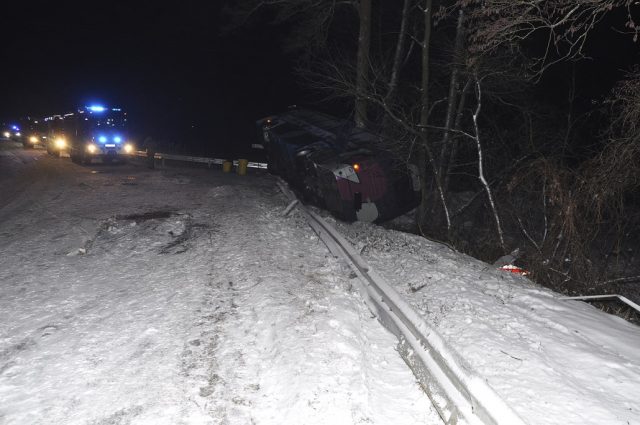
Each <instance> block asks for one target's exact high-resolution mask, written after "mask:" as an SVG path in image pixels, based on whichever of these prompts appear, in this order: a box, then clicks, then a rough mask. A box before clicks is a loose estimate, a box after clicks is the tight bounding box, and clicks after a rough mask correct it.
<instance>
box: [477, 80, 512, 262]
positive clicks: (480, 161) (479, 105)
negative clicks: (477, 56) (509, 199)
mask: <svg viewBox="0 0 640 425" xmlns="http://www.w3.org/2000/svg"><path fill="white" fill-rule="evenodd" d="M475 85H476V98H477V100H478V103H477V105H476V110H475V112H474V113H473V129H474V131H475V133H476V137H475V139H476V147H477V149H478V178H479V179H480V182H481V183H482V186H483V187H484V189H485V191H486V192H487V198H488V200H489V206H490V207H491V212H492V213H493V219H494V220H495V222H496V231H497V232H498V238H499V239H500V246H501V247H502V252H503V254H504V253H505V251H506V247H505V244H504V232H503V231H502V224H501V223H500V216H499V215H498V208H497V207H496V203H495V201H494V200H493V193H492V192H491V186H489V182H487V179H486V178H485V176H484V164H483V157H482V144H481V143H480V128H479V126H478V116H479V115H480V110H481V108H482V91H481V88H480V81H478V77H477V76H476V77H475Z"/></svg>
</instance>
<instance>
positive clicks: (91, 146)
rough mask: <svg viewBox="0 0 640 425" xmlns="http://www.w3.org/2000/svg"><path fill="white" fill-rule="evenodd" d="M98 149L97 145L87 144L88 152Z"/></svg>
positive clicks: (94, 151)
mask: <svg viewBox="0 0 640 425" xmlns="http://www.w3.org/2000/svg"><path fill="white" fill-rule="evenodd" d="M97 150H98V148H97V147H96V145H87V152H89V153H96V151H97Z"/></svg>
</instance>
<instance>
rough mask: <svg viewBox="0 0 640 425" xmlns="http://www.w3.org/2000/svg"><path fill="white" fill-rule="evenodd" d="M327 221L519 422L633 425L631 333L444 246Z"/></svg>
mask: <svg viewBox="0 0 640 425" xmlns="http://www.w3.org/2000/svg"><path fill="white" fill-rule="evenodd" d="M326 219H327V220H328V221H329V222H331V223H332V224H334V225H335V226H336V227H337V228H338V229H339V230H340V231H341V232H342V233H343V235H345V236H346V237H347V239H348V240H349V241H350V242H351V243H352V244H353V246H354V247H355V248H356V249H357V250H358V251H359V252H360V253H361V255H362V256H363V257H364V258H365V260H366V261H367V262H368V263H369V264H370V265H371V266H373V267H374V268H375V269H376V270H377V271H378V272H379V273H380V274H381V275H383V277H384V278H385V279H386V280H387V281H388V282H389V283H390V284H392V285H393V286H394V288H395V289H396V290H397V291H398V292H399V293H400V294H401V295H402V296H403V297H404V298H405V299H406V300H407V301H408V302H409V303H410V304H411V306H412V307H413V308H414V309H415V310H416V311H418V312H419V313H420V314H421V315H422V316H423V317H424V318H425V319H426V320H427V321H428V322H429V323H431V324H433V325H434V326H435V328H436V330H437V331H438V332H439V333H440V334H441V335H442V336H443V337H444V338H445V340H447V342H449V344H450V345H451V346H452V347H453V348H454V349H455V350H456V351H457V352H458V353H459V354H461V355H462V357H463V358H464V359H465V360H466V361H467V362H468V363H469V364H470V365H471V367H472V368H473V369H474V370H475V371H476V372H477V373H479V374H480V375H482V376H484V377H485V378H486V380H487V383H488V384H489V385H490V386H491V387H492V388H493V389H495V390H496V391H497V392H498V394H499V395H500V396H501V397H502V398H503V399H504V400H505V401H506V402H507V404H508V405H510V406H511V407H512V408H513V409H514V410H515V411H516V412H517V413H518V414H519V415H520V416H521V417H522V418H523V419H524V420H525V421H526V422H528V423H531V424H558V425H560V424H563V425H565V424H576V425H578V424H581V425H582V424H594V425H595V424H621V425H622V424H640V404H639V403H638V394H640V328H638V327H637V326H635V325H632V324H630V323H628V322H626V321H624V320H623V319H620V318H618V317H615V316H612V315H608V314H605V313H603V312H601V311H600V310H597V309H596V308H594V307H592V306H590V305H588V304H585V303H582V302H578V301H563V300H560V299H559V298H560V297H561V296H560V295H559V294H557V293H554V292H552V291H549V290H547V289H545V288H541V287H539V286H537V285H534V284H533V283H532V282H530V281H529V280H528V279H526V278H524V277H522V276H518V275H513V274H510V273H505V272H502V271H498V270H496V269H495V268H494V267H492V266H491V265H489V264H486V263H483V262H480V261H478V260H475V259H473V258H471V257H468V256H465V255H461V254H459V253H456V252H454V251H452V250H451V249H449V248H448V247H446V246H444V245H441V244H437V243H433V242H431V241H429V240H426V239H424V238H421V237H418V236H414V235H409V234H406V233H401V232H395V231H391V230H385V229H383V228H381V227H379V226H375V225H370V224H365V223H354V224H351V225H345V224H344V223H340V222H336V221H335V220H334V219H332V218H331V217H326Z"/></svg>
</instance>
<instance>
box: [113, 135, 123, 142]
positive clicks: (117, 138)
mask: <svg viewBox="0 0 640 425" xmlns="http://www.w3.org/2000/svg"><path fill="white" fill-rule="evenodd" d="M113 141H114V142H116V143H120V142H122V137H120V136H116V137H114V138H113Z"/></svg>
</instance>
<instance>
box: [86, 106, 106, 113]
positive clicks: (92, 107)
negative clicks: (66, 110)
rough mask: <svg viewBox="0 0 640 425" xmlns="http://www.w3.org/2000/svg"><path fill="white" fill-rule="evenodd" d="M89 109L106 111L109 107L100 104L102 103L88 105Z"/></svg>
mask: <svg viewBox="0 0 640 425" xmlns="http://www.w3.org/2000/svg"><path fill="white" fill-rule="evenodd" d="M87 109H88V110H90V111H91V112H104V111H106V110H107V108H105V107H104V106H100V105H91V106H87Z"/></svg>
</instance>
